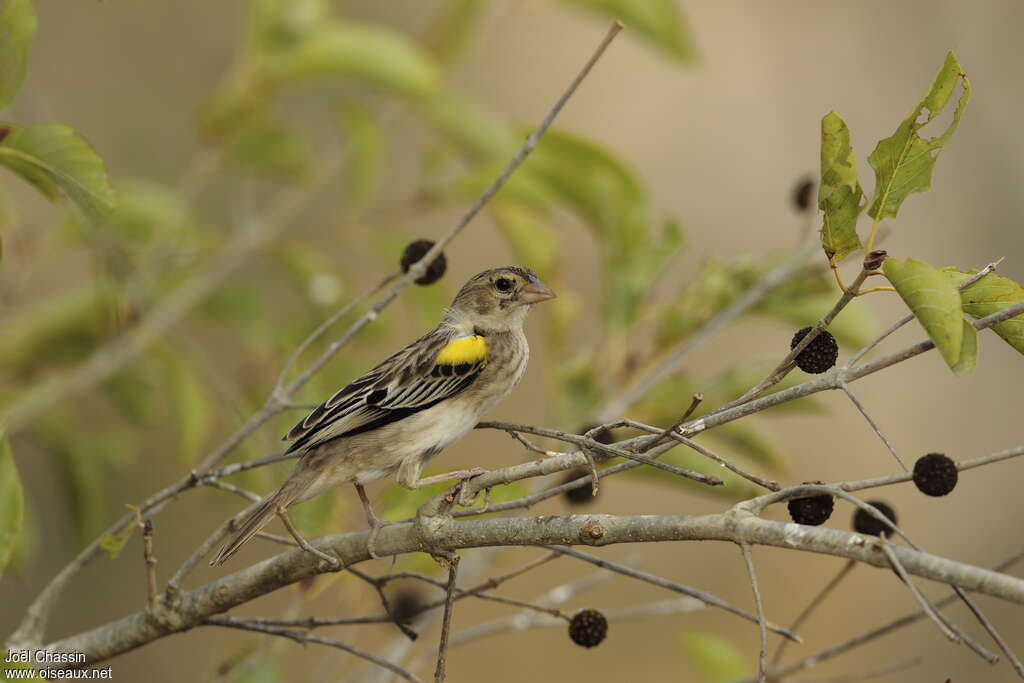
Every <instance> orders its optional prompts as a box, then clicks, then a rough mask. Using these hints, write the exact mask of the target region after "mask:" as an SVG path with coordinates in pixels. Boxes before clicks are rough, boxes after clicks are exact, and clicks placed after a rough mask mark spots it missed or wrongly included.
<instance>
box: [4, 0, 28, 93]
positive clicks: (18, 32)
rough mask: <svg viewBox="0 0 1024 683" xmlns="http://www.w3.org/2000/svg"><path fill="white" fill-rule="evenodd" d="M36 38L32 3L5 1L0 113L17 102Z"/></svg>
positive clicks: (16, 0)
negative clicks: (31, 48) (33, 40)
mask: <svg viewBox="0 0 1024 683" xmlns="http://www.w3.org/2000/svg"><path fill="white" fill-rule="evenodd" d="M35 35H36V11H35V8H34V7H33V6H32V1H31V0H6V3H5V4H4V6H3V9H0V109H6V108H7V107H9V106H10V104H11V102H12V101H14V96H15V95H17V94H18V90H20V89H21V83H22V81H24V80H25V67H26V64H27V62H28V46H29V45H30V44H31V43H32V39H33V38H34V37H35Z"/></svg>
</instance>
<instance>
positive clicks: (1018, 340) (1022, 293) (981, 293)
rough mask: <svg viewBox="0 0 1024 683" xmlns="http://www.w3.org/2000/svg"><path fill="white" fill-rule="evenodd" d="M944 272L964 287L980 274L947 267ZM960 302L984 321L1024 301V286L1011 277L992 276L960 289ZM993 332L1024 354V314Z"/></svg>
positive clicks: (997, 327) (971, 314) (1000, 325)
mask: <svg viewBox="0 0 1024 683" xmlns="http://www.w3.org/2000/svg"><path fill="white" fill-rule="evenodd" d="M943 272H944V273H946V275H947V276H948V277H949V278H950V279H951V280H952V281H953V282H954V283H955V284H957V285H960V284H962V283H963V282H964V281H966V280H968V279H970V278H971V276H973V275H974V274H975V273H976V272H977V271H973V272H969V273H962V272H960V271H958V270H957V269H955V268H944V269H943ZM960 299H961V301H962V302H963V308H964V313H966V314H967V315H969V316H971V317H972V318H974V319H978V318H984V317H985V316H987V315H992V314H993V313H998V312H999V311H1001V310H1003V309H1004V308H1007V307H1009V306H1012V305H1013V304H1018V303H1021V302H1022V301H1024V287H1021V285H1020V284H1018V283H1016V282H1014V281H1013V280H1010V279H1009V278H1005V277H1002V276H1000V275H996V274H994V273H990V274H988V275H986V276H985V277H983V278H981V279H980V280H978V281H977V282H975V283H974V284H973V285H971V286H970V287H966V288H965V289H962V290H960ZM992 331H994V332H995V333H996V334H998V335H999V336H1000V337H1002V338H1003V340H1004V341H1005V342H1006V343H1007V344H1009V345H1010V346H1012V347H1013V348H1015V349H1017V351H1018V352H1020V353H1024V315H1018V316H1015V317H1013V318H1010V319H1009V320H1004V321H1003V322H1001V323H999V324H998V325H993V326H992Z"/></svg>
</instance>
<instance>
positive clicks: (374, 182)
mask: <svg viewBox="0 0 1024 683" xmlns="http://www.w3.org/2000/svg"><path fill="white" fill-rule="evenodd" d="M338 122H339V123H340V124H341V128H342V130H343V131H344V134H345V138H344V145H345V188H346V193H345V194H346V197H345V198H346V204H347V205H348V206H349V209H348V211H349V213H350V214H351V213H354V209H355V208H357V207H362V206H365V205H366V204H367V202H369V201H371V200H372V199H373V195H374V193H375V192H376V190H377V186H378V184H379V183H380V178H381V162H382V161H383V157H384V149H385V147H384V143H385V137H384V132H383V131H382V130H381V127H380V124H379V123H378V122H377V119H376V117H375V116H374V112H373V111H372V110H370V109H369V108H367V107H366V106H365V105H363V104H360V103H359V102H356V101H355V100H346V101H344V102H342V103H341V105H340V106H339V107H338Z"/></svg>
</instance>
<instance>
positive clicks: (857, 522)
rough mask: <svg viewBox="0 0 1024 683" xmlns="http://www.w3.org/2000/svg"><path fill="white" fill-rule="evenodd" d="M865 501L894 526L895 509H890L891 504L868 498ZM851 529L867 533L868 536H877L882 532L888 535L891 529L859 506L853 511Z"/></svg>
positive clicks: (859, 532)
mask: <svg viewBox="0 0 1024 683" xmlns="http://www.w3.org/2000/svg"><path fill="white" fill-rule="evenodd" d="M867 503H868V505H871V506H874V507H875V508H876V509H877V510H878V511H879V512H881V513H882V515H883V516H884V517H886V518H887V519H888V520H889V521H890V522H892V523H893V525H894V526H895V524H896V511H895V510H893V509H892V506H891V505H889V504H888V503H885V502H883V501H880V500H869V501H867ZM853 530H854V531H856V532H857V533H858V534H867V535H869V536H879V535H881V534H882V533H885V534H886V535H887V536H888V535H891V533H892V529H890V528H889V527H888V526H887V525H886V524H885V523H883V522H882V521H881V520H878V519H875V518H874V517H872V516H871V515H869V514H868V513H867V512H865V511H864V510H861V509H860V508H857V509H856V510H855V511H854V513H853Z"/></svg>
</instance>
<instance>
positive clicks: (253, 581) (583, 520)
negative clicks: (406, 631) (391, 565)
mask: <svg viewBox="0 0 1024 683" xmlns="http://www.w3.org/2000/svg"><path fill="white" fill-rule="evenodd" d="M773 495H777V494H773ZM435 522H436V528H435V532H436V533H433V534H430V537H429V538H427V537H425V535H424V534H423V532H422V531H421V530H420V529H419V528H418V527H417V525H415V524H411V523H403V524H394V525H390V526H387V527H384V528H383V529H381V530H380V532H379V533H378V536H377V539H376V550H377V552H378V554H380V555H381V556H384V555H397V554H401V553H408V552H422V551H424V550H426V549H427V548H431V549H433V548H432V547H431V543H433V542H436V540H437V539H438V538H444V539H445V540H446V545H447V546H448V548H447V549H448V550H451V551H454V550H457V549H463V548H477V547H489V546H537V545H571V544H579V543H582V544H586V545H594V546H604V545H612V544H618V543H636V542H659V541H696V540H718V541H729V542H732V543H738V542H746V543H749V544H756V545H768V546H774V547H778V548H786V549H790V550H793V549H799V550H802V551H808V552H816V553H822V554H827V555H832V556H836V557H844V558H848V559H854V560H857V561H859V562H864V563H866V564H870V565H872V566H875V567H885V568H888V567H889V562H888V560H887V558H886V557H885V555H884V554H883V553H882V552H881V551H880V550H879V549H878V548H877V547H876V546H875V545H874V544H873V543H870V542H868V541H866V540H865V539H864V538H863V537H862V536H860V535H859V534H854V533H851V532H847V531H841V530H838V529H828V528H819V527H807V526H801V525H796V524H790V523H783V522H775V521H770V520H765V519H761V518H758V517H755V516H753V515H750V514H741V513H739V512H737V511H735V510H733V511H729V512H727V513H723V514H717V515H699V516H689V515H626V516H615V515H567V516H545V517H540V518H527V519H517V518H495V519H474V520H467V521H462V522H455V521H453V520H451V519H447V520H435ZM368 537H369V532H368V531H360V532H352V533H347V534H339V535H333V536H327V537H324V538H321V539H319V540H318V543H317V545H318V546H319V547H320V548H321V549H323V550H329V551H330V552H331V553H333V554H335V555H336V556H337V557H339V558H340V559H341V560H342V564H343V566H346V567H348V566H352V565H354V564H356V563H359V562H365V561H367V560H369V559H370V554H369V551H368V549H367V547H366V544H367V540H368ZM892 550H893V552H894V553H895V554H896V556H897V557H898V558H899V561H900V563H901V565H902V566H903V568H904V569H905V570H906V571H907V572H908V573H909V574H913V575H916V576H920V577H922V578H926V579H931V580H934V581H939V582H942V583H948V584H952V585H956V586H960V587H962V588H964V589H965V590H969V591H975V592H979V593H984V594H986V595H991V596H994V597H997V598H1001V599H1004V600H1008V601H1011V602H1015V603H1018V604H1024V580H1022V579H1019V578H1015V577H1011V576H1007V575H1004V574H999V573H997V572H993V571H990V570H987V569H982V568H979V567H974V566H971V565H968V564H964V563H962V562H957V561H955V560H951V559H947V558H943V557H939V556H936V555H932V554H930V553H925V552H920V551H916V550H911V549H908V548H903V547H894V548H893V549H892ZM320 564H321V563H319V562H318V561H317V560H316V558H313V557H311V556H310V555H309V554H308V553H305V552H303V551H301V550H290V551H286V552H284V553H282V554H280V555H277V556H275V557H272V558H270V559H267V560H264V561H262V562H259V563H257V564H255V565H253V566H251V567H247V568H245V569H241V570H239V571H237V572H235V573H233V574H230V575H228V576H224V577H222V578H220V579H218V580H216V581H213V582H211V583H209V584H206V585H204V586H201V587H199V588H196V589H193V590H191V591H188V592H185V593H183V594H182V595H181V596H180V599H179V600H178V602H177V604H176V606H175V608H174V609H168V610H166V611H157V612H156V613H151V612H147V611H142V612H137V613H135V614H132V615H130V616H127V617H124V618H122V619H119V620H117V621H114V622H111V623H109V624H106V625H104V626H100V627H98V628H95V629H92V630H90V631H87V632H84V633H80V634H78V635H75V636H71V637H69V638H65V639H63V640H59V641H57V642H54V643H51V644H50V645H48V646H47V647H46V649H47V650H51V651H60V652H68V651H75V652H81V653H84V654H85V656H86V662H85V663H84V664H81V665H69V666H88V665H92V664H95V663H96V662H99V661H103V660H105V659H108V658H110V657H113V656H116V655H119V654H122V653H124V652H127V651H129V650H132V649H134V648H136V647H140V646H142V645H145V644H147V643H150V642H152V641H154V640H158V639H160V638H162V637H165V636H167V635H170V634H172V633H179V632H182V631H186V630H189V629H191V628H194V627H195V626H199V625H201V624H203V623H204V622H205V621H206V620H207V619H209V617H211V616H214V615H216V614H220V613H223V612H226V611H228V610H230V609H232V608H234V607H237V606H238V605H242V604H244V603H247V602H249V601H250V600H253V599H255V598H257V597H259V596H261V595H265V594H267V593H270V592H273V591H275V590H277V589H279V588H282V587H284V586H287V585H289V584H292V583H295V582H297V581H301V580H302V579H305V578H309V577H312V576H315V575H316V574H317V573H318V572H319V570H318V566H319V565H320Z"/></svg>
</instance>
